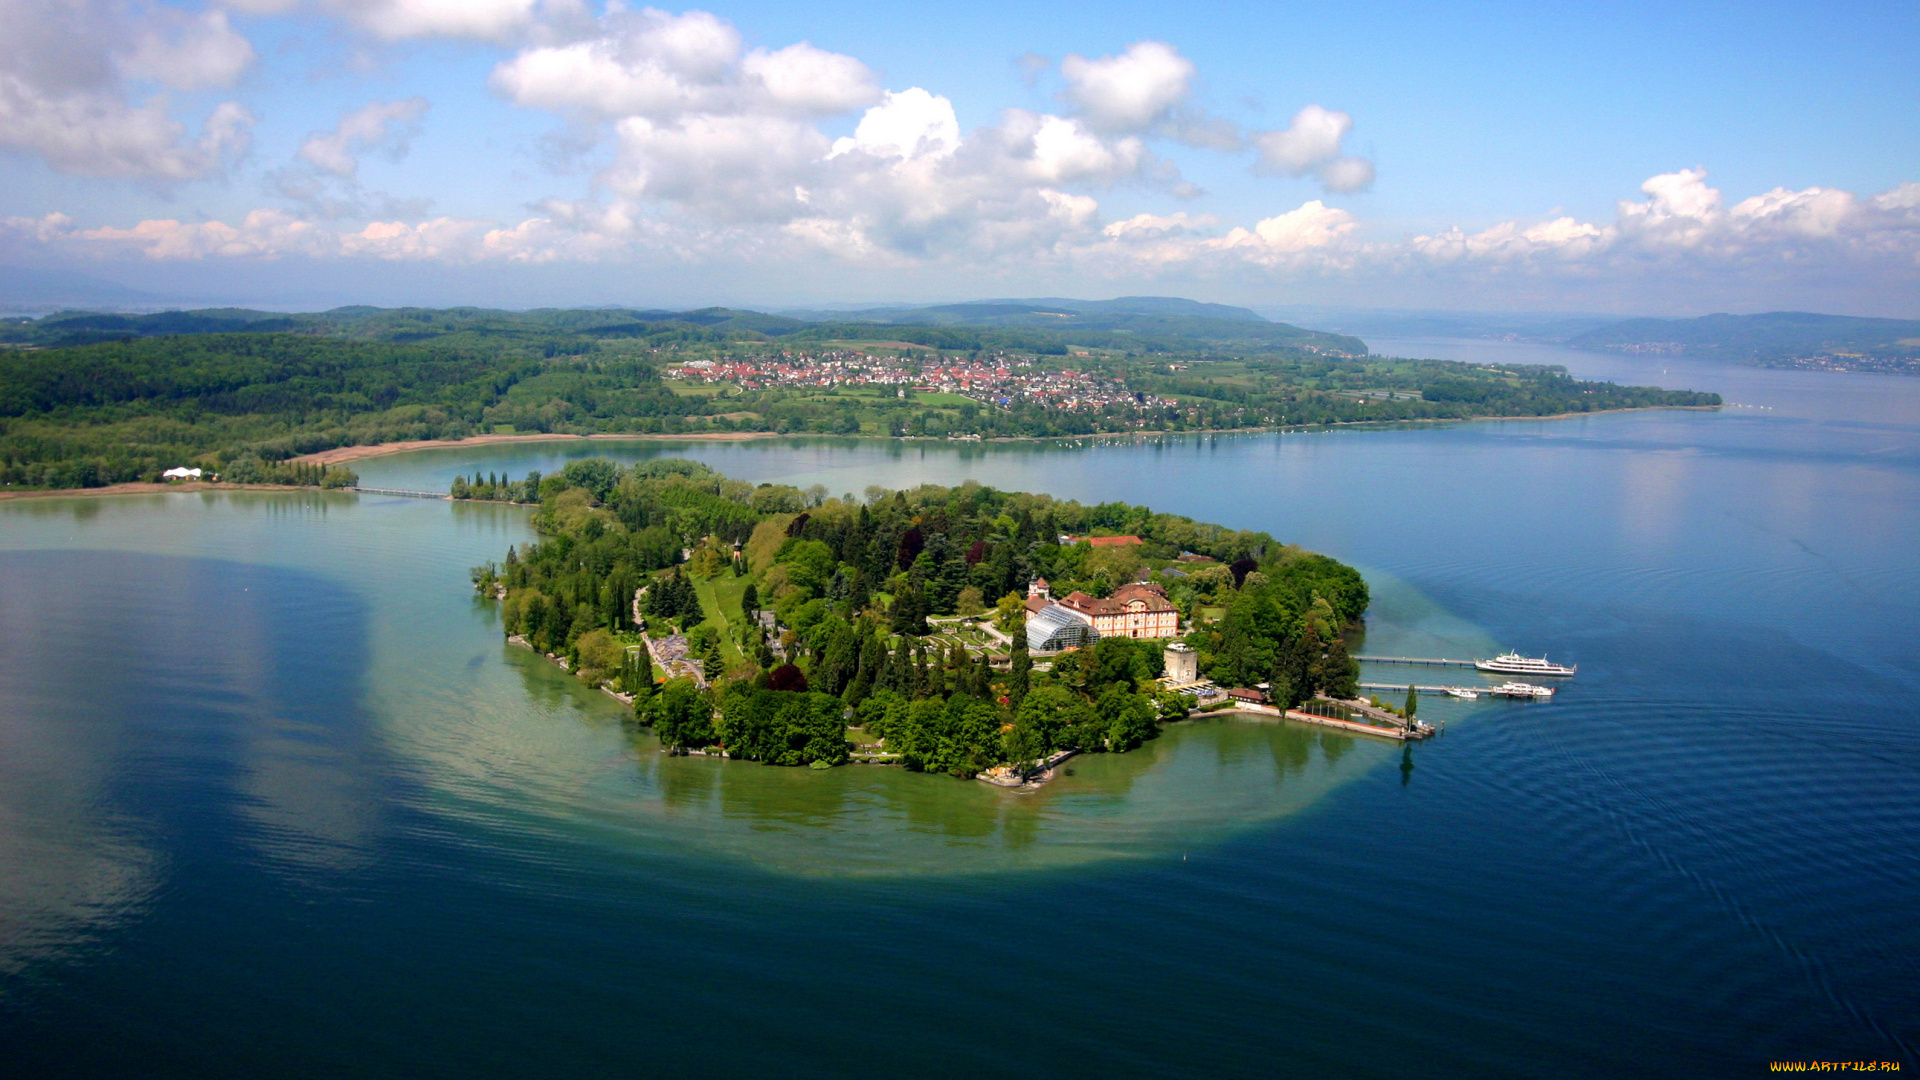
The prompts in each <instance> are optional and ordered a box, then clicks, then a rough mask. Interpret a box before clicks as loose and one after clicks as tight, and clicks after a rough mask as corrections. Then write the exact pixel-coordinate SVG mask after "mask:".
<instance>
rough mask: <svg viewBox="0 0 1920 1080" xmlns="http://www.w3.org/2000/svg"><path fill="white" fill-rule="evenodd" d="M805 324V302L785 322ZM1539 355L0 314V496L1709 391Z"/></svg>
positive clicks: (1237, 424)
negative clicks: (479, 455) (743, 441)
mask: <svg viewBox="0 0 1920 1080" xmlns="http://www.w3.org/2000/svg"><path fill="white" fill-rule="evenodd" d="M803 314H805V313H803ZM1718 404H1720V397H1719V395H1717V394H1709V393H1697V392H1694V391H1690V390H1664V389H1660V388H1657V387H1644V386H1619V385H1616V384H1614V383H1608V382H1594V381H1588V380H1581V379H1575V378H1573V377H1571V376H1570V375H1568V374H1567V372H1566V371H1565V370H1564V369H1562V368H1558V367H1551V366H1541V365H1524V364H1498V365H1488V364H1473V363H1465V362H1457V361H1443V360H1422V359H1400V358H1393V357H1382V356H1377V355H1374V354H1373V353H1371V352H1369V351H1368V348H1367V346H1366V343H1365V342H1363V341H1361V340H1360V339H1359V338H1355V337H1349V336H1345V335H1339V334H1328V333H1322V332H1319V331H1314V330H1306V329H1302V328H1300V327H1295V326H1290V325H1288V324H1285V323H1277V322H1271V321H1268V320H1265V319H1262V318H1260V317H1259V316H1258V315H1256V314H1254V313H1253V312H1251V311H1247V310H1245V309H1243V308H1232V307H1225V306H1222V305H1217V304H1201V303H1196V302H1194V301H1190V300H1179V299H1175V298H1164V297H1161V298H1156V297H1132V298H1122V299H1121V300H1113V301H1102V302H1098V303H1093V302H1081V301H1058V300H1048V301H1045V302H1044V303H1038V302H1013V301H998V302H994V303H986V304H957V305H947V306H944V307H940V308H929V309H915V310H914V311H910V312H897V311H876V312H864V313H852V314H851V315H849V314H844V313H843V314H840V315H836V316H834V317H833V318H831V319H828V318H827V316H826V315H825V314H823V313H812V314H811V315H810V317H808V318H801V317H793V316H781V315H768V314H764V313H760V312H750V311H736V310H731V309H725V308H707V309H699V310H694V311H680V312H668V311H630V310H609V309H595V310H579V311H568V310H539V311H518V312H516V311H490V310H484V309H478V308H454V309H447V310H428V309H415V308H406V309H380V308H363V307H354V308H340V309H336V310H334V311H327V312H316V313H301V314H287V313H283V312H262V311H247V310H239V309H217V310H210V311H186V312H177V311H176V312H161V313H157V314H151V315H120V314H87V313H61V314H56V315H49V316H46V317H43V318H39V319H0V488H12V489H16V490H17V489H22V488H31V489H40V490H49V489H91V488H99V487H104V486H108V485H115V484H125V483H136V482H146V483H156V482H159V481H161V480H162V478H163V476H164V475H165V474H166V473H167V472H168V471H169V470H180V469H185V470H189V471H190V470H192V469H196V468H197V469H200V470H201V471H202V473H203V474H209V475H216V476H218V477H220V479H221V481H222V482H226V483H242V484H280V485H309V486H336V487H351V486H353V484H352V482H351V470H347V469H344V465H345V463H346V462H348V461H351V460H353V459H355V458H357V457H362V456H367V455H369V454H373V453H379V452H383V451H386V450H389V449H392V448H411V447H418V446H422V445H433V444H440V443H446V442H465V441H472V440H500V439H528V438H531V439H554V438H629V439H648V438H651V439H681V438H698V439H732V438H754V437H759V436H767V435H842V436H863V437H869V438H917V439H1042V438H1060V437H1073V438H1080V437H1087V436H1095V437H1135V436H1142V435H1153V434H1161V433H1178V432H1212V431H1254V430H1271V429H1277V428H1299V427H1311V426H1321V425H1331V424H1379V423H1406V422H1425V421H1438V420H1465V419H1473V418H1479V417H1549V416H1564V415H1583V414H1588V413H1595V412H1606V411H1611V410H1618V409H1639V408H1673V407H1695V408H1697V407H1712V406H1716V405H1718Z"/></svg>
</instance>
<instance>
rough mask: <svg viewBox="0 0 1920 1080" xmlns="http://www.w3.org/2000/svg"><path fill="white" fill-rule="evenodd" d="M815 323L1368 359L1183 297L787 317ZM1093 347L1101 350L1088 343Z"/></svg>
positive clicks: (1357, 347) (1327, 340) (1361, 346)
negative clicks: (980, 329)
mask: <svg viewBox="0 0 1920 1080" xmlns="http://www.w3.org/2000/svg"><path fill="white" fill-rule="evenodd" d="M781 314H782V315H786V316H789V317H791V318H796V319H804V320H806V321H808V322H812V323H863V324H869V325H882V326H987V327H1001V328H1006V329H1023V330H1054V331H1065V332H1068V333H1069V334H1073V333H1083V334H1095V335H1114V334H1122V335H1124V334H1133V335H1139V336H1141V337H1143V338H1150V339H1177V340H1184V341H1188V342H1199V343H1205V344H1207V345H1210V346H1213V347H1216V348H1223V349H1235V348H1240V349H1261V348H1271V347H1276V346H1278V347H1290V348H1306V349H1312V350H1315V351H1320V352H1337V353H1348V354H1352V355H1365V354H1366V351H1367V347H1366V343H1365V342H1363V341H1361V340H1360V339H1359V338H1356V337H1352V336H1349V335H1344V334H1329V333H1325V332H1323V331H1319V330H1306V329H1302V328H1301V327H1298V326H1294V325H1292V324H1290V323H1283V322H1274V321H1272V320H1270V319H1267V318H1265V317H1264V316H1262V315H1260V314H1258V313H1256V312H1254V311H1251V310H1249V309H1247V308H1243V307H1232V306H1229V305H1227V304H1208V303H1202V302H1200V301H1198V300H1186V299H1182V298H1180V297H1177V296H1122V297H1119V298H1117V299H1113V300H1073V299H1068V298H1065V297H1057V296H1049V297H1040V298H1037V299H1024V300H1022V299H1003V300H971V301H968V302H966V303H959V304H925V305H899V306H894V307H876V308H864V309H860V310H855V311H818V310H799V311H783V312H781ZM1085 343H1087V344H1093V343H1094V342H1093V341H1092V340H1091V339H1089V340H1088V341H1087V342H1085Z"/></svg>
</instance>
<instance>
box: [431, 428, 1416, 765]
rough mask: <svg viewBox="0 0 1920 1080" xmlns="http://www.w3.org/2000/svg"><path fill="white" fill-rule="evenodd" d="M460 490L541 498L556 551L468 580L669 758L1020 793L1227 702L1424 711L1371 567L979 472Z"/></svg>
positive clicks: (600, 473) (667, 463)
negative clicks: (1385, 669) (1395, 694)
mask: <svg viewBox="0 0 1920 1080" xmlns="http://www.w3.org/2000/svg"><path fill="white" fill-rule="evenodd" d="M455 490H456V492H459V493H461V496H462V497H465V498H480V499H507V500H513V501H522V502H531V503H533V504H535V505H536V506H537V509H535V510H534V512H533V525H534V528H535V529H536V531H537V533H538V535H539V539H538V540H537V541H536V542H535V543H532V544H529V545H527V546H525V547H524V548H521V547H517V546H516V547H512V548H509V549H508V550H507V552H506V553H505V556H504V559H503V560H502V561H499V562H495V563H488V564H486V565H483V566H478V567H475V568H474V570H473V584H474V587H475V588H476V589H477V590H478V591H479V592H480V594H481V595H482V596H484V597H489V598H492V599H493V600H494V601H495V602H497V603H498V605H499V614H500V619H501V623H502V627H503V630H504V633H505V635H506V636H507V638H508V640H509V641H510V642H512V643H513V644H516V645H522V646H524V647H526V648H528V649H531V650H533V651H534V652H536V653H539V654H542V655H544V656H547V657H548V658H549V659H551V660H553V661H554V662H555V663H556V664H558V665H559V666H561V667H563V668H565V669H566V670H568V671H570V672H572V673H573V674H574V675H575V676H576V677H577V678H579V679H580V680H581V681H582V682H584V683H585V684H587V685H588V686H592V687H598V688H601V689H604V690H606V691H607V692H608V693H611V694H614V695H615V696H617V697H619V698H621V700H623V701H625V702H630V703H631V705H632V716H633V721H634V723H636V724H637V725H641V726H644V727H647V728H651V730H652V732H653V733H654V735H656V736H657V737H658V739H659V744H660V746H661V747H662V748H663V749H664V750H666V751H667V752H670V753H680V754H687V753H705V754H715V755H724V756H726V757H729V758H735V759H741V760H746V761H757V762H764V763H767V764H772V765H790V766H813V767H818V768H830V767H833V766H836V765H842V764H848V763H854V762H860V763H870V764H897V765H901V766H904V767H906V768H908V769H914V770H920V771H925V772H930V773H945V774H949V775H952V776H956V777H984V778H988V779H993V780H996V781H998V782H1002V783H1005V784H1007V785H1009V786H1012V785H1019V784H1030V783H1032V782H1034V781H1035V780H1036V779H1039V778H1043V777H1044V775H1045V773H1046V770H1047V769H1048V767H1049V766H1051V765H1052V764H1054V763H1057V762H1058V761H1059V760H1061V759H1062V758H1063V757H1065V756H1067V755H1070V754H1074V753H1125V752H1127V751H1129V750H1132V749H1134V748H1136V747H1138V746H1140V745H1141V744H1142V743H1144V742H1146V741H1147V740H1150V739H1152V738H1153V737H1154V736H1155V735H1156V734H1157V733H1158V731H1159V725H1160V724H1161V723H1163V722H1165V721H1168V720H1173V719H1181V718H1185V717H1186V716H1188V715H1189V714H1190V713H1191V712H1192V711H1194V710H1195V709H1196V707H1203V706H1205V705H1207V704H1217V705H1218V707H1221V708H1238V707H1244V706H1246V705H1248V704H1249V703H1257V704H1258V705H1259V706H1260V707H1262V708H1264V709H1265V710H1266V711H1269V712H1271V713H1272V714H1274V715H1280V714H1282V713H1284V712H1285V711H1286V710H1287V709H1290V708H1293V707H1296V706H1300V705H1303V704H1307V703H1309V702H1313V701H1319V702H1322V703H1344V704H1343V706H1342V707H1343V708H1348V709H1351V710H1357V711H1358V712H1361V713H1369V714H1377V715H1381V716H1398V715H1404V714H1402V713H1400V711H1399V710H1395V709H1392V708H1391V707H1388V706H1384V705H1382V704H1381V703H1379V702H1377V701H1375V702H1371V703H1368V702H1362V701H1358V700H1356V694H1357V688H1356V685H1355V684H1356V679H1357V677H1358V671H1359V668H1358V664H1357V663H1356V662H1355V661H1354V660H1353V658H1352V657H1351V656H1350V655H1349V653H1348V650H1347V644H1346V641H1347V637H1348V636H1349V635H1350V634H1351V633H1352V632H1354V631H1355V630H1356V629H1357V628H1358V627H1359V626H1360V625H1361V620H1362V618H1363V616H1364V614H1365V612H1366V609H1367V604H1368V590H1367V585H1366V582H1365V581H1364V580H1363V579H1362V577H1361V576H1360V574H1359V573H1358V572H1357V571H1356V570H1354V569H1353V568H1352V567H1350V566H1347V565H1344V564H1342V563H1340V562H1338V561H1336V560H1334V559H1331V558H1328V557H1326V556H1324V555H1319V554H1315V553H1313V552H1309V551H1305V550H1302V549H1300V548H1299V547H1296V546H1292V545H1287V544H1282V543H1279V542H1277V541H1276V540H1275V539H1274V538H1273V537H1271V536H1269V535H1268V534H1266V533H1264V532H1249V531H1243V530H1235V529H1229V528H1226V527H1224V526H1220V525H1212V524H1206V523H1203V522H1196V521H1193V520H1191V519H1189V518H1185V517H1181V516H1178V515H1174V514H1166V513H1155V512H1154V511H1152V510H1151V509H1149V508H1147V507H1144V506H1132V505H1128V504H1125V503H1118V502H1116V503H1103V504H1100V505H1097V506H1085V505H1082V504H1080V503H1077V502H1073V501H1070V500H1061V499H1055V498H1052V497H1050V496H1047V495H1037V494H1026V493H1017V492H1004V491H998V490H995V489H993V488H989V487H984V486H981V485H978V484H974V483H967V484H962V485H960V486H958V487H951V488H949V487H940V486H935V485H925V486H921V487H917V488H914V489H912V490H909V491H888V490H885V489H882V488H879V487H871V488H868V489H867V491H866V492H865V493H864V494H863V495H861V496H855V495H854V494H852V493H847V494H845V495H841V496H838V497H832V496H829V495H828V494H827V493H826V491H825V490H824V489H822V488H818V487H815V488H813V489H810V490H806V491H802V490H799V489H797V488H794V487H791V486H785V485H776V484H761V485H758V486H755V485H752V484H748V483H746V482H743V481H739V480H735V479H731V478H729V477H726V476H724V475H721V474H720V473H717V472H715V471H713V470H712V469H710V468H709V467H707V466H705V465H701V464H698V463H695V462H692V461H685V460H677V459H664V460H653V461H647V462H641V463H638V464H634V465H628V466H621V465H618V464H616V463H614V462H612V461H609V460H607V459H604V458H587V459H583V460H576V461H573V462H571V463H569V464H568V465H567V466H566V468H565V469H564V471H562V472H561V473H559V474H558V475H553V476H540V475H538V474H535V475H533V476H530V477H526V478H524V479H520V480H514V481H511V482H508V481H503V480H502V479H501V478H499V477H486V476H475V477H462V478H460V479H459V481H458V482H457V484H456V486H455ZM1169 659H1171V660H1172V662H1173V667H1174V668H1176V669H1181V670H1171V671H1170V670H1169V665H1168V661H1169ZM1408 711H1411V710H1408ZM1328 715H1329V716H1331V715H1332V714H1328ZM1408 722H1409V723H1411V721H1410V720H1409V721H1408Z"/></svg>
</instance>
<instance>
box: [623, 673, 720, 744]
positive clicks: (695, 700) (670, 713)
mask: <svg viewBox="0 0 1920 1080" xmlns="http://www.w3.org/2000/svg"><path fill="white" fill-rule="evenodd" d="M636 709H637V716H638V718H639V720H640V721H641V722H642V723H644V724H647V725H648V726H650V727H652V728H653V733H654V735H655V736H657V737H658V738H659V739H660V742H661V745H663V746H666V747H668V748H670V749H674V750H685V749H689V748H693V747H701V746H708V745H711V744H712V743H713V741H714V727H713V706H712V704H711V703H710V702H709V701H708V700H707V696H706V695H705V694H704V693H702V692H701V691H700V688H699V687H698V686H695V685H694V683H693V680H691V679H670V680H668V681H667V682H666V684H665V685H663V686H661V687H660V689H659V690H658V691H657V692H655V693H653V694H651V695H649V696H648V697H647V698H646V699H645V700H644V702H637V703H636Z"/></svg>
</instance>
